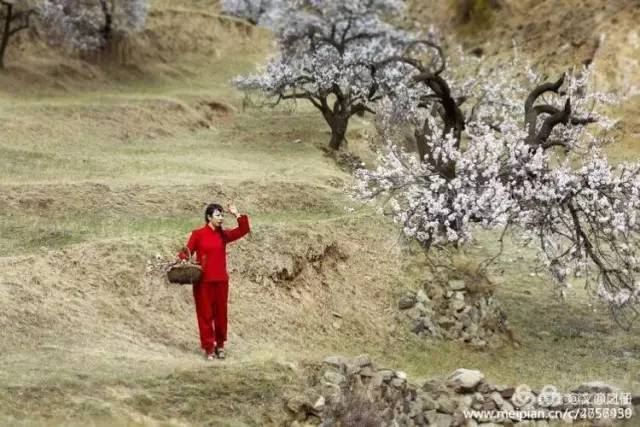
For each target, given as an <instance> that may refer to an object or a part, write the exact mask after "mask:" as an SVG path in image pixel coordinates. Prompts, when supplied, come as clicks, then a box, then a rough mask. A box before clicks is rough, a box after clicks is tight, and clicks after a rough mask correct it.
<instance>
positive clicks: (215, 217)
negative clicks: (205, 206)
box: [211, 210, 224, 227]
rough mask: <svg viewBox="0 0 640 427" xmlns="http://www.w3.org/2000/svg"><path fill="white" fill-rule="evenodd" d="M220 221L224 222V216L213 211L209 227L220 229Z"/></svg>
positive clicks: (217, 211) (219, 212)
mask: <svg viewBox="0 0 640 427" xmlns="http://www.w3.org/2000/svg"><path fill="white" fill-rule="evenodd" d="M222 221H224V215H223V213H222V212H221V211H219V210H215V211H213V214H212V215H211V225H213V226H214V227H220V226H221V225H222Z"/></svg>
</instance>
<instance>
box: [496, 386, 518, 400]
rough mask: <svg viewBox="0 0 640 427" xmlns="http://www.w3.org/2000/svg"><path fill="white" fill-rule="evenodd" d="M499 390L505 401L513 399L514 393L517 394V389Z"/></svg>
mask: <svg viewBox="0 0 640 427" xmlns="http://www.w3.org/2000/svg"><path fill="white" fill-rule="evenodd" d="M497 390H498V391H499V392H500V396H502V397H504V398H505V399H511V396H513V393H515V391H516V389H515V387H506V388H503V389H499V388H497Z"/></svg>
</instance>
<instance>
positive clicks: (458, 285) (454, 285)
mask: <svg viewBox="0 0 640 427" xmlns="http://www.w3.org/2000/svg"><path fill="white" fill-rule="evenodd" d="M448 285H449V289H451V290H452V291H461V290H463V289H465V288H466V287H467V286H466V285H465V283H464V280H449V283H448Z"/></svg>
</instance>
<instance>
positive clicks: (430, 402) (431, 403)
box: [420, 393, 440, 411]
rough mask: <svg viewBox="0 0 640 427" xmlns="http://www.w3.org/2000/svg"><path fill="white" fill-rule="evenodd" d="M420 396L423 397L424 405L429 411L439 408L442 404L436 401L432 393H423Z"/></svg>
mask: <svg viewBox="0 0 640 427" xmlns="http://www.w3.org/2000/svg"><path fill="white" fill-rule="evenodd" d="M420 397H421V399H422V407H423V408H424V409H425V410H427V411H429V410H432V409H438V408H439V407H440V405H439V404H438V402H436V401H435V400H434V399H433V398H432V397H431V396H430V395H428V394H426V393H421V394H420Z"/></svg>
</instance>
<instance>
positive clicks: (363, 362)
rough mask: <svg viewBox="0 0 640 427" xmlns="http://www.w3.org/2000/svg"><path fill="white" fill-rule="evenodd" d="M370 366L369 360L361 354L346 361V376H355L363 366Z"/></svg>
mask: <svg viewBox="0 0 640 427" xmlns="http://www.w3.org/2000/svg"><path fill="white" fill-rule="evenodd" d="M370 365H371V359H370V358H369V356H367V355H366V354H361V355H360V356H356V357H354V358H353V359H350V360H347V363H346V367H347V374H348V375H352V374H357V373H358V372H360V370H361V369H362V368H363V367H365V366H370Z"/></svg>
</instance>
